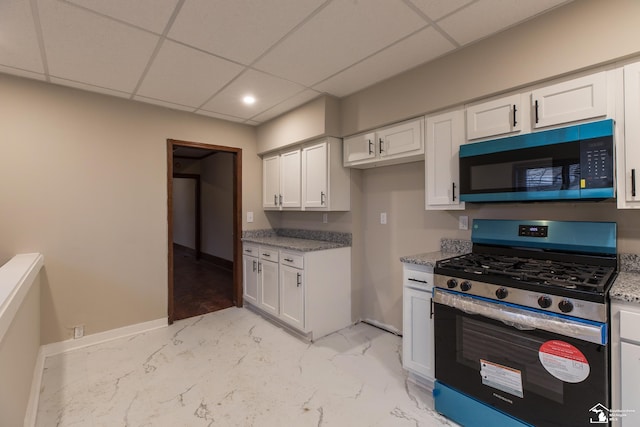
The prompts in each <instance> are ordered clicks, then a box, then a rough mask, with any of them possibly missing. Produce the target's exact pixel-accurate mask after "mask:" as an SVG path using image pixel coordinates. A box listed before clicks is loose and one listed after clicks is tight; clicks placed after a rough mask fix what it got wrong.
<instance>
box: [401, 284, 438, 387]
mask: <svg viewBox="0 0 640 427" xmlns="http://www.w3.org/2000/svg"><path fill="white" fill-rule="evenodd" d="M403 305H404V307H403V322H402V364H403V366H404V367H405V368H406V369H409V370H411V371H413V372H415V373H417V374H419V375H420V376H422V377H424V378H428V379H433V378H434V377H435V370H434V364H433V359H434V356H433V354H434V353H433V320H432V319H431V293H430V292H425V291H418V290H415V289H411V288H404V290H403Z"/></svg>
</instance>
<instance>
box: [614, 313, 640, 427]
mask: <svg viewBox="0 0 640 427" xmlns="http://www.w3.org/2000/svg"><path fill="white" fill-rule="evenodd" d="M638 324H640V305H638V304H633V303H627V302H618V301H614V302H613V303H612V304H611V409H612V413H611V416H612V425H613V426H618V427H620V426H621V427H631V426H634V427H635V426H639V425H640V398H639V397H638V396H640V328H638Z"/></svg>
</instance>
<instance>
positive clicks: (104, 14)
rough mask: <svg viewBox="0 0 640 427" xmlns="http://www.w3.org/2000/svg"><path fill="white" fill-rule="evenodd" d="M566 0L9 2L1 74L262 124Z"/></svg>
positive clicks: (5, 0) (3, 16)
mask: <svg viewBox="0 0 640 427" xmlns="http://www.w3.org/2000/svg"><path fill="white" fill-rule="evenodd" d="M565 3H567V1H566V0H535V1H532V0H2V1H0V72H2V73H6V74H13V75H17V76H22V77H27V78H32V79H38V80H43V81H46V82H49V83H53V84H58V85H64V86H70V87H74V88H79V89H83V90H88V91H92V92H98V93H103V94H108V95H113V96H118V97H122V98H127V99H131V100H135V101H141V102H146V103H151V104H156V105H161V106H164V107H168V108H173V109H177V110H184V111H189V112H193V113H196V114H202V115H206V116H211V117H216V118H220V119H224V120H230V121H234V122H240V123H246V124H250V125H257V124H260V123H262V122H265V121H268V120H270V119H272V118H274V117H276V116H278V115H280V114H282V113H284V112H286V111H288V110H291V109H293V108H295V107H297V106H299V105H301V104H303V103H305V102H307V101H310V100H312V99H314V98H316V97H317V96H319V95H321V94H330V95H333V96H336V97H339V98H341V97H344V96H347V95H350V94H352V93H354V92H357V91H359V90H361V89H364V88H366V87H368V86H371V85H373V84H375V83H377V82H380V81H382V80H385V79H387V78H389V77H391V76H394V75H396V74H399V73H401V72H403V71H406V70H408V69H411V68H414V67H416V66H418V65H420V64H423V63H426V62H428V61H431V60H433V59H435V58H438V57H440V56H442V55H445V54H447V53H450V52H452V51H454V50H456V49H460V48H461V47H464V46H466V45H468V44H470V43H474V42H476V41H478V40H480V39H483V38H486V37H488V36H490V35H492V34H495V33H497V32H500V31H503V30H504V29H506V28H509V27H512V26H514V25H518V24H519V23H522V22H524V21H525V20H528V19H531V18H533V17H535V16H538V15H540V14H542V13H545V12H547V11H549V10H551V9H553V8H555V7H557V6H559V5H562V4H565ZM246 94H252V95H253V96H254V97H255V98H256V102H255V103H254V104H253V105H250V106H249V105H244V104H243V103H242V98H243V97H244V96H245V95H246Z"/></svg>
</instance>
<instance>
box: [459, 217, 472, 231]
mask: <svg viewBox="0 0 640 427" xmlns="http://www.w3.org/2000/svg"><path fill="white" fill-rule="evenodd" d="M458 228H459V229H460V230H468V229H469V217H468V216H467V215H460V216H459V217H458Z"/></svg>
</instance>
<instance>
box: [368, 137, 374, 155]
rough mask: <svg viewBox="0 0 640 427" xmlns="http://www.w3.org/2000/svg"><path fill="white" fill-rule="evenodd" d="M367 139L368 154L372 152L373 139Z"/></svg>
mask: <svg viewBox="0 0 640 427" xmlns="http://www.w3.org/2000/svg"><path fill="white" fill-rule="evenodd" d="M367 141H369V155H372V154H373V140H372V139H368V140H367Z"/></svg>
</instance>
